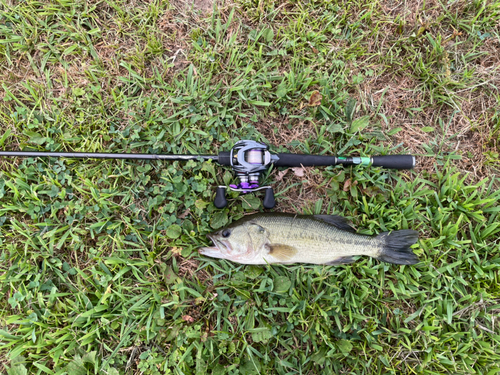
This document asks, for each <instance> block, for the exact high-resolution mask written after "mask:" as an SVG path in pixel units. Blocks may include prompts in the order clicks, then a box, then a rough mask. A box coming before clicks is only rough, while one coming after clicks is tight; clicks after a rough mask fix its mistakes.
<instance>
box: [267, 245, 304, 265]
mask: <svg viewBox="0 0 500 375" xmlns="http://www.w3.org/2000/svg"><path fill="white" fill-rule="evenodd" d="M266 247H267V248H268V250H269V255H272V256H273V257H274V258H276V259H278V260H279V261H280V262H287V261H289V260H290V259H292V258H293V256H294V255H295V254H297V249H296V248H295V247H293V246H289V245H283V244H281V243H273V244H268V245H266Z"/></svg>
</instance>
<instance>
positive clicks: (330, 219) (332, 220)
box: [314, 215, 356, 232]
mask: <svg viewBox="0 0 500 375" xmlns="http://www.w3.org/2000/svg"><path fill="white" fill-rule="evenodd" d="M314 218H315V219H317V220H321V221H324V222H325V223H328V224H331V225H333V226H335V227H336V228H338V229H342V230H345V231H348V232H356V230H355V229H354V228H353V227H352V224H351V223H350V222H349V220H347V219H346V218H345V217H342V216H337V215H314Z"/></svg>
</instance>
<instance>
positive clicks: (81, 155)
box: [0, 151, 218, 161]
mask: <svg viewBox="0 0 500 375" xmlns="http://www.w3.org/2000/svg"><path fill="white" fill-rule="evenodd" d="M0 156H11V157H24V158H39V157H55V158H77V159H83V158H93V159H135V160H180V161H182V160H199V159H202V160H215V161H217V159H218V156H216V155H163V154H115V153H98V152H38V151H0Z"/></svg>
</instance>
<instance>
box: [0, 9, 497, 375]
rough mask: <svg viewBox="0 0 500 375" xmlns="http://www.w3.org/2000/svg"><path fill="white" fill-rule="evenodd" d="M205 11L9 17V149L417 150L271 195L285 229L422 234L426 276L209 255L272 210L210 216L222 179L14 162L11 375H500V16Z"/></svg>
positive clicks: (7, 206) (2, 276) (143, 165)
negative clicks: (250, 142)
mask: <svg viewBox="0 0 500 375" xmlns="http://www.w3.org/2000/svg"><path fill="white" fill-rule="evenodd" d="M207 4H208V2H206V1H204V2H203V1H202V2H199V1H197V2H195V3H194V4H191V5H190V3H188V2H181V1H171V2H165V1H161V0H158V1H151V2H135V1H130V2H125V1H112V0H104V1H96V2H82V1H73V0H67V1H66V0H65V1H51V0H49V1H44V2H39V1H34V0H28V1H24V2H11V1H6V0H0V76H1V77H2V80H1V89H0V98H1V99H2V101H0V118H1V120H0V121H1V124H2V125H1V133H0V147H1V148H2V149H5V150H9V149H12V150H14V149H36V150H51V151H55V150H57V151H69V150H74V151H93V152H108V151H110V152H151V153H153V152H163V153H203V154H205V153H207V154H209V153H215V152H216V150H219V149H220V150H228V149H229V148H230V147H232V145H233V144H234V143H235V142H236V141H237V140H240V139H255V140H260V141H264V142H266V143H269V144H271V145H272V149H273V150H274V151H276V152H284V151H288V152H305V153H325V154H346V155H359V154H360V155H372V154H381V153H382V154H385V153H403V152H411V153H414V154H416V155H418V167H417V168H416V169H415V170H414V171H400V172H394V171H384V170H381V169H377V168H364V169H363V168H355V169H342V168H340V167H335V168H332V167H329V168H310V169H307V170H306V171H305V174H304V176H297V175H295V174H293V173H292V172H291V171H288V173H287V174H285V175H284V177H283V176H282V178H281V179H279V181H278V180H277V179H276V177H278V173H279V172H280V171H272V172H271V173H270V174H269V175H268V176H267V177H266V181H267V182H268V183H271V184H272V185H273V187H274V190H275V192H276V198H277V202H278V206H277V207H276V209H275V211H286V212H297V213H306V214H320V213H321V214H341V215H343V216H345V217H347V218H349V219H350V220H352V221H353V223H354V224H355V225H356V227H357V228H358V229H359V231H360V232H361V233H366V234H374V233H378V232H381V231H386V230H397V229H402V228H412V229H415V230H418V231H419V233H420V241H419V243H418V246H417V247H416V248H415V252H416V253H417V254H418V255H419V257H420V259H421V263H419V264H418V265H416V266H413V267H408V266H395V265H389V264H385V263H380V262H378V261H375V260H372V259H364V258H363V259H359V260H358V261H357V262H356V263H354V264H351V265H346V266H339V267H326V266H310V265H293V266H272V267H271V266H269V267H256V266H241V265H237V264H233V263H230V262H227V261H221V260H215V259H208V258H203V257H201V256H199V255H198V254H197V252H196V249H197V248H198V247H200V246H202V245H206V244H208V240H207V239H206V237H205V234H207V233H209V232H211V231H213V230H214V229H217V228H220V227H222V226H224V225H226V224H227V223H229V222H231V221H233V220H235V219H237V218H239V217H241V216H242V215H243V214H246V213H250V212H255V211H258V210H262V206H261V203H260V198H262V197H261V196H253V195H249V196H237V195H232V196H230V204H229V206H228V207H227V208H225V209H223V210H217V209H215V207H214V206H213V204H212V200H213V197H214V189H215V186H217V185H218V184H222V183H228V182H229V181H230V179H231V174H230V172H229V171H228V170H224V169H222V168H219V167H217V166H216V165H214V164H211V163H205V164H201V163H195V162H188V163H179V162H175V163H172V164H167V163H161V162H133V161H117V160H108V161H99V160H71V159H61V160H56V159H24V160H19V159H17V160H16V159H6V158H3V159H2V160H1V162H0V163H1V172H0V225H1V226H0V231H1V237H0V248H1V252H0V292H1V294H0V295H1V297H0V298H1V300H2V303H1V304H0V373H3V374H9V375H14V374H28V373H29V374H65V373H69V374H97V373H99V374H101V373H107V374H115V375H116V374H205V373H209V374H243V375H245V374H257V373H262V374H318V373H320V372H324V373H349V374H351V373H352V374H382V373H384V374H387V373H394V374H400V373H408V374H413V373H415V374H416V373H419V374H438V373H439V374H440V373H456V374H473V373H478V374H488V375H493V374H497V373H499V372H500V367H499V365H498V363H499V362H500V355H499V353H500V328H499V321H498V316H499V313H500V287H499V273H498V271H499V269H500V257H499V252H498V240H497V237H498V233H499V232H500V225H499V224H498V222H499V220H498V215H499V212H500V206H499V204H498V199H499V196H500V190H499V184H498V182H499V181H498V178H497V171H498V167H497V162H498V160H499V150H498V141H499V134H500V133H499V130H500V109H499V108H500V92H499V90H498V87H499V85H500V78H499V77H500V58H499V56H500V35H499V32H498V30H499V27H498V26H499V22H500V3H499V2H498V1H497V0H490V1H462V0H458V1H450V2H440V1H434V0H432V1H425V2H420V1H417V2H406V3H394V4H393V3H389V2H384V1H378V0H364V1H361V0H355V1H306V2H297V1H278V2H275V1H259V2H256V1H250V0H237V1H235V2H234V3H233V2H220V3H217V4H215V5H213V6H212V9H213V11H211V12H206V13H204V12H202V10H201V9H199V8H198V7H202V8H203V9H206V8H207ZM209 8H210V7H209ZM312 98H313V99H314V100H313V99H312ZM318 100H320V102H318ZM281 172H282V171H281ZM280 176H281V175H280Z"/></svg>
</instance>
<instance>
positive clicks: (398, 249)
mask: <svg viewBox="0 0 500 375" xmlns="http://www.w3.org/2000/svg"><path fill="white" fill-rule="evenodd" d="M377 239H379V240H380V241H381V242H382V250H381V251H380V252H379V254H378V256H376V258H377V259H379V260H382V261H384V262H388V263H394V264H416V263H418V262H419V260H418V257H417V256H416V255H415V254H414V253H413V251H412V249H411V247H410V246H411V245H413V244H414V243H416V242H417V241H418V232H417V231H415V230H411V229H403V230H397V231H394V232H390V233H389V232H384V233H380V234H379V235H378V236H377Z"/></svg>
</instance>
